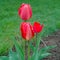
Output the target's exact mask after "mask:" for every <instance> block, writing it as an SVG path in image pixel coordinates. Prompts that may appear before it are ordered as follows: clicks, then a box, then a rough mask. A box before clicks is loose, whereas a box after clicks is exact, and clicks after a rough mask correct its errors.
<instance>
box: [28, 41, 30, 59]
mask: <svg viewBox="0 0 60 60" xmlns="http://www.w3.org/2000/svg"><path fill="white" fill-rule="evenodd" d="M28 60H30V47H29V41H28Z"/></svg>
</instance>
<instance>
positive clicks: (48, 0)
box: [0, 0, 60, 55]
mask: <svg viewBox="0 0 60 60" xmlns="http://www.w3.org/2000/svg"><path fill="white" fill-rule="evenodd" d="M22 3H29V4H30V5H31V6H32V10H33V16H32V18H31V19H30V20H29V21H30V22H31V23H33V22H34V21H39V22H41V24H44V30H43V33H44V34H43V35H42V36H47V35H48V34H51V33H52V32H54V31H56V30H57V29H58V28H59V29H60V0H0V55H1V54H2V53H4V52H6V50H8V49H9V48H10V47H11V46H12V41H11V40H12V38H11V36H13V37H15V36H19V26H20V23H21V22H22V20H21V19H20V18H19V16H18V8H19V6H20V5H21V4H22Z"/></svg>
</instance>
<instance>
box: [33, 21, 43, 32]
mask: <svg viewBox="0 0 60 60" xmlns="http://www.w3.org/2000/svg"><path fill="white" fill-rule="evenodd" d="M42 29H43V25H41V24H40V23H39V22H34V25H33V30H34V32H35V33H39V32H41V31H42Z"/></svg>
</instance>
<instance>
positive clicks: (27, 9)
mask: <svg viewBox="0 0 60 60" xmlns="http://www.w3.org/2000/svg"><path fill="white" fill-rule="evenodd" d="M18 14H19V16H20V18H21V19H22V20H29V19H30V18H31V17H32V9H31V6H30V5H29V4H24V3H23V4H22V5H21V6H20V8H19V10H18Z"/></svg>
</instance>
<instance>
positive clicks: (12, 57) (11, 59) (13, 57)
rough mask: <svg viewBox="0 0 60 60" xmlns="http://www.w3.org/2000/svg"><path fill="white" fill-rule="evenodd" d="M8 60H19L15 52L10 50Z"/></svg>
mask: <svg viewBox="0 0 60 60" xmlns="http://www.w3.org/2000/svg"><path fill="white" fill-rule="evenodd" d="M9 60H20V59H19V55H18V54H17V52H13V51H12V50H11V51H10V52H9Z"/></svg>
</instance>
